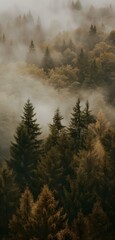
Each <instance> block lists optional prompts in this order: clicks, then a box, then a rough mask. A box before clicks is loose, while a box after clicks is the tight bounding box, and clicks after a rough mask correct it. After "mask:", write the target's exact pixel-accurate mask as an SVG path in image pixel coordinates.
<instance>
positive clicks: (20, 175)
mask: <svg viewBox="0 0 115 240" xmlns="http://www.w3.org/2000/svg"><path fill="white" fill-rule="evenodd" d="M35 115H36V114H35V113H34V107H33V105H32V103H31V102H30V100H28V101H27V103H26V104H25V106H24V113H23V116H22V121H21V123H20V125H19V127H18V128H17V131H16V135H15V141H14V142H12V143H11V148H10V154H11V157H10V161H9V165H10V167H11V168H12V169H13V171H14V173H15V176H16V181H17V183H18V185H19V187H20V189H21V191H23V190H24V189H25V187H26V186H29V187H30V189H31V191H32V192H33V193H35V191H36V190H37V185H36V184H37V165H38V162H39V161H40V158H41V154H42V150H41V145H42V140H41V139H40V135H41V129H40V127H39V124H37V123H36V118H35Z"/></svg>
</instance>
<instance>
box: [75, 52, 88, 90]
mask: <svg viewBox="0 0 115 240" xmlns="http://www.w3.org/2000/svg"><path fill="white" fill-rule="evenodd" d="M77 62H78V68H79V71H78V81H79V84H80V86H84V87H85V84H86V82H87V81H88V79H89V60H88V56H87V54H86V53H85V52H84V50H83V48H82V49H81V51H80V53H79V55H78V59H77Z"/></svg>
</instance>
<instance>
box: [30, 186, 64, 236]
mask: <svg viewBox="0 0 115 240" xmlns="http://www.w3.org/2000/svg"><path fill="white" fill-rule="evenodd" d="M32 221H33V224H32V227H33V237H35V238H37V239H40V240H46V239H54V238H55V236H56V234H57V233H58V232H59V231H60V230H62V229H64V228H65V226H66V215H65V214H63V209H60V208H58V203H57V201H56V200H55V198H54V196H53V193H52V192H51V191H50V190H49V188H48V187H47V186H44V188H43V190H42V192H41V194H40V196H39V198H38V200H37V201H36V203H35V204H34V206H33V209H32Z"/></svg>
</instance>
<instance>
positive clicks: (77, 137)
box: [68, 99, 84, 152]
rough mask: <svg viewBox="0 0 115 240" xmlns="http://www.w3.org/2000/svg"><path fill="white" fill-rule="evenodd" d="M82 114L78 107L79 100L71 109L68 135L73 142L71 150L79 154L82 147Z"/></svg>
mask: <svg viewBox="0 0 115 240" xmlns="http://www.w3.org/2000/svg"><path fill="white" fill-rule="evenodd" d="M83 128H84V121H83V114H82V111H81V106H80V99H78V101H77V102H76V105H75V107H74V108H73V113H72V117H71V120H70V125H69V128H68V130H69V134H70V136H71V138H72V140H73V148H74V151H75V152H79V150H80V149H81V148H82V145H83Z"/></svg>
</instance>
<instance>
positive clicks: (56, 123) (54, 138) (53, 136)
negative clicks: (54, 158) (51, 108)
mask: <svg viewBox="0 0 115 240" xmlns="http://www.w3.org/2000/svg"><path fill="white" fill-rule="evenodd" d="M62 120H63V116H62V115H61V114H60V110H59V108H57V109H56V112H55V114H54V117H53V124H50V125H49V127H50V134H49V136H48V139H47V141H46V149H48V150H49V149H50V147H53V146H55V145H57V144H58V141H59V138H60V135H61V133H62V131H63V129H64V125H62V122H61V121H62Z"/></svg>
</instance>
